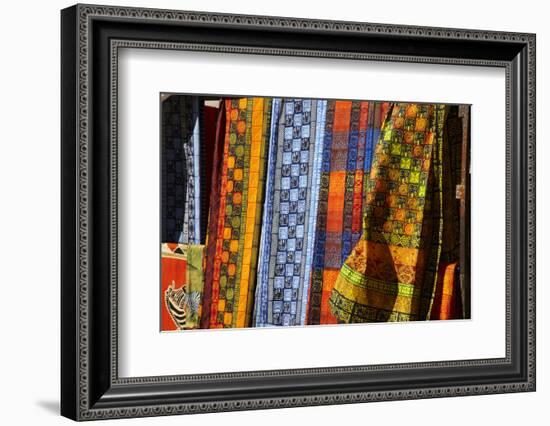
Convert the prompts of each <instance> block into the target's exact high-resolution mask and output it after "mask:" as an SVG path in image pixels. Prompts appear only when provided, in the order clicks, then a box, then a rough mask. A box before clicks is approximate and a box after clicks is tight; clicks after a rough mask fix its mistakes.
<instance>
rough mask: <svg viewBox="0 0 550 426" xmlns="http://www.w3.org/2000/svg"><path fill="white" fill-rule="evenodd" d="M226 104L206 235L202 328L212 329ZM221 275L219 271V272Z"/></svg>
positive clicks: (215, 156) (219, 120)
mask: <svg viewBox="0 0 550 426" xmlns="http://www.w3.org/2000/svg"><path fill="white" fill-rule="evenodd" d="M225 117H226V111H225V102H221V103H220V108H219V110H218V115H217V118H216V130H215V135H214V146H213V150H212V169H211V170H212V176H211V179H210V181H211V184H210V188H211V189H210V192H209V194H210V203H209V207H210V208H209V214H208V230H207V233H206V252H205V259H206V261H205V264H206V265H208V267H206V268H205V271H204V275H205V276H204V292H203V299H202V312H203V315H202V316H201V328H209V327H210V312H211V306H212V284H213V281H214V267H213V265H214V259H215V258H216V248H217V235H218V226H219V224H220V198H221V193H222V188H221V172H222V168H223V163H224V158H223V154H224V144H225V131H226V121H225ZM218 274H219V271H218Z"/></svg>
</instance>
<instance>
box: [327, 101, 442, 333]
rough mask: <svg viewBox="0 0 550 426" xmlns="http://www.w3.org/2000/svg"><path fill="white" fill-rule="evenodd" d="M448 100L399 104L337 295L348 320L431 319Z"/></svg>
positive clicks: (339, 312) (378, 154)
mask: <svg viewBox="0 0 550 426" xmlns="http://www.w3.org/2000/svg"><path fill="white" fill-rule="evenodd" d="M445 116H446V107H445V106H444V105H426V104H394V105H393V106H392V108H391V116H390V118H389V119H388V120H387V121H386V122H385V123H384V125H383V131H382V134H381V137H380V141H379V143H378V146H377V147H376V151H375V155H374V159H373V164H372V169H371V173H370V178H369V181H368V184H367V194H366V201H365V202H366V204H367V206H366V213H365V217H364V223H363V233H362V236H361V239H360V240H359V242H358V243H357V244H356V245H355V247H354V249H353V251H352V253H351V254H350V256H349V257H348V258H347V259H346V261H345V263H344V265H343V266H342V268H341V270H340V273H339V275H338V278H337V280H336V283H335V286H334V289H333V291H332V295H331V297H330V300H329V304H330V308H331V311H332V313H333V314H334V315H335V316H336V317H337V318H338V320H339V321H341V322H368V321H407V320H419V319H427V318H428V317H429V315H430V310H431V309H432V304H433V300H434V294H435V288H436V283H437V278H438V274H437V271H438V266H439V264H440V259H441V252H442V241H443V233H444V232H443V228H444V227H443V222H444V219H443V215H444V212H443V196H442V191H443V173H442V168H443V163H442V159H443V128H444V123H445Z"/></svg>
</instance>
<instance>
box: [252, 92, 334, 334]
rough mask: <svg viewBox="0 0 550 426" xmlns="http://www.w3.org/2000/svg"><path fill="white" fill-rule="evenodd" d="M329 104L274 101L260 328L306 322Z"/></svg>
mask: <svg viewBox="0 0 550 426" xmlns="http://www.w3.org/2000/svg"><path fill="white" fill-rule="evenodd" d="M326 103H327V102H326V101H322V100H311V99H284V100H281V99H274V101H273V110H272V117H273V121H272V124H271V137H270V145H269V146H270V150H269V156H268V171H267V175H268V178H267V183H266V199H265V204H264V215H263V221H262V224H263V228H262V236H261V241H260V252H259V264H258V286H257V289H256V300H255V326H256V327H261V326H266V325H282V326H292V325H304V324H305V316H306V305H307V299H308V289H309V283H310V275H311V260H312V259H311V258H312V247H313V236H314V233H313V231H314V229H315V220H316V216H317V215H316V211H317V202H318V201H317V200H318V193H319V183H320V182H319V181H320V167H321V160H322V158H321V155H322V136H323V133H324V131H323V129H324V119H325V118H324V117H325V111H326Z"/></svg>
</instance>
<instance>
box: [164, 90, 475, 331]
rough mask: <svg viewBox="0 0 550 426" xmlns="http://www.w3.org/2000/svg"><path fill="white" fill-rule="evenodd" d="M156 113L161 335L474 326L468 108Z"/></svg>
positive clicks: (405, 105)
mask: <svg viewBox="0 0 550 426" xmlns="http://www.w3.org/2000/svg"><path fill="white" fill-rule="evenodd" d="M160 109H161V111H160V113H161V132H160V137H161V144H160V146H161V152H160V157H161V158H160V161H161V200H160V203H161V241H160V262H161V277H160V281H161V282H160V295H159V296H160V297H159V303H160V311H161V316H160V330H161V331H177V330H192V329H219V328H246V327H277V326H283V327H285V326H310V325H325V324H338V325H345V324H352V323H369V322H405V321H432V320H457V319H469V318H470V289H469V286H470V280H469V274H468V271H469V262H470V248H469V244H470V243H469V226H468V220H469V193H470V191H469V176H468V174H469V126H470V105H455V104H438V103H414V102H396V101H369V100H340V99H305V98H277V97H273V98H271V97H250V96H227V95H189V94H176V93H161V94H160Z"/></svg>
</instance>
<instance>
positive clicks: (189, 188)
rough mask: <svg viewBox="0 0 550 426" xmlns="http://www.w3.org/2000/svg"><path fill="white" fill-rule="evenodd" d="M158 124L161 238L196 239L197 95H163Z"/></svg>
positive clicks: (198, 203) (197, 221)
mask: <svg viewBox="0 0 550 426" xmlns="http://www.w3.org/2000/svg"><path fill="white" fill-rule="evenodd" d="M162 126H163V129H162V135H163V138H162V160H161V163H162V165H161V167H162V184H161V186H162V188H161V191H162V225H161V226H162V241H163V242H172V243H176V242H179V243H185V244H187V243H191V244H193V243H199V242H200V237H201V236H200V213H201V209H200V205H201V203H200V176H199V173H200V170H199V169H200V167H199V164H200V132H199V99H198V98H197V97H189V96H174V95H173V96H170V97H169V98H168V99H165V100H164V101H163V108H162Z"/></svg>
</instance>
